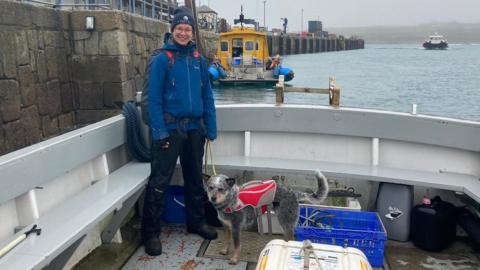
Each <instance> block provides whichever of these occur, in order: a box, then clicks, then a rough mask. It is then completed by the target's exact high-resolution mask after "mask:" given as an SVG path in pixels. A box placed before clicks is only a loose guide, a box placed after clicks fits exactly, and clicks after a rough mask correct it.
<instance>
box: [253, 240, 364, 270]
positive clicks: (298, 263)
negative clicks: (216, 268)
mask: <svg viewBox="0 0 480 270" xmlns="http://www.w3.org/2000/svg"><path fill="white" fill-rule="evenodd" d="M304 247H305V246H304V243H303V242H298V241H288V242H285V241H283V240H272V241H270V242H269V243H268V244H267V245H266V246H265V248H264V249H263V250H262V252H261V253H260V256H259V257H258V263H257V267H256V270H304V269H305V268H304V265H305V253H308V254H309V256H308V259H307V262H306V263H307V264H308V266H309V267H308V269H309V270H350V269H358V270H371V269H372V267H371V266H370V264H369V263H368V260H367V257H365V254H363V252H362V251H361V250H359V249H356V248H343V247H339V246H334V245H327V244H311V248H310V249H308V250H306V249H304ZM317 262H318V263H319V264H320V267H319V266H318V264H317Z"/></svg>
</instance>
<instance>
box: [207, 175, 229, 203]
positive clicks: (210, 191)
mask: <svg viewBox="0 0 480 270" xmlns="http://www.w3.org/2000/svg"><path fill="white" fill-rule="evenodd" d="M204 187H205V190H206V191H207V196H208V200H209V201H210V202H211V203H212V204H213V206H215V207H216V208H222V207H226V206H228V205H230V204H232V203H234V202H235V201H234V198H235V196H236V192H235V190H236V189H235V187H236V186H235V179H233V178H228V177H227V176H226V175H223V174H219V175H214V176H212V177H208V178H207V177H205V179H204Z"/></svg>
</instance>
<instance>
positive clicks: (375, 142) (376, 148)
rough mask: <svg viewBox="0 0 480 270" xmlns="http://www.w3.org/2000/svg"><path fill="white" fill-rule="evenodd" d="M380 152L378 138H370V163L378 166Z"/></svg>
mask: <svg viewBox="0 0 480 270" xmlns="http://www.w3.org/2000/svg"><path fill="white" fill-rule="evenodd" d="M379 152H380V140H379V139H378V138H372V165H373V166H378V161H379V156H380V155H379Z"/></svg>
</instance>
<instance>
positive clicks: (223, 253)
mask: <svg viewBox="0 0 480 270" xmlns="http://www.w3.org/2000/svg"><path fill="white" fill-rule="evenodd" d="M220 254H222V255H227V254H228V248H222V250H220Z"/></svg>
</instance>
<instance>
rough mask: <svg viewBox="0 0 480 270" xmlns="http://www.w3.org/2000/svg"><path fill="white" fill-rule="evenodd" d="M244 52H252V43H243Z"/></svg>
mask: <svg viewBox="0 0 480 270" xmlns="http://www.w3.org/2000/svg"><path fill="white" fill-rule="evenodd" d="M245 50H246V51H253V41H247V42H245Z"/></svg>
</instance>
